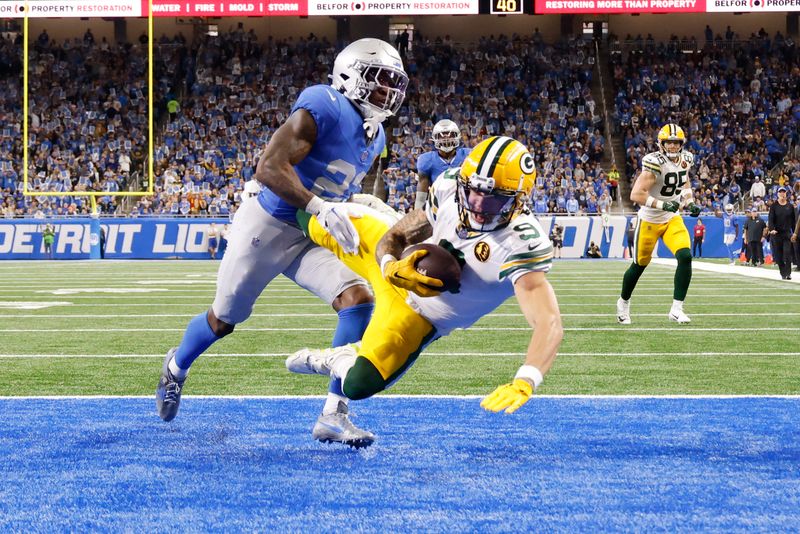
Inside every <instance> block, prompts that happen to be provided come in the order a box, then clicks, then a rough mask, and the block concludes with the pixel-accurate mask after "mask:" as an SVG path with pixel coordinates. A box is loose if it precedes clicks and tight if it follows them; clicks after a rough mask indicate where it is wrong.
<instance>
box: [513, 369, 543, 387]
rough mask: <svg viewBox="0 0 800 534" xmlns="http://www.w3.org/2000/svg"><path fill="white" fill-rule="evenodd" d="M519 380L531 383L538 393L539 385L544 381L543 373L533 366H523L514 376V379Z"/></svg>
mask: <svg viewBox="0 0 800 534" xmlns="http://www.w3.org/2000/svg"><path fill="white" fill-rule="evenodd" d="M517 378H519V379H522V380H525V381H527V382H530V383H531V384H532V385H533V390H534V391H536V388H538V387H539V384H541V383H542V380H544V377H543V376H542V372H541V371H540V370H539V369H537V368H536V367H534V366H533V365H523V366H522V367H520V368H519V370H518V371H517V374H516V375H514V379H517Z"/></svg>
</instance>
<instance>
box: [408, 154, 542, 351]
mask: <svg viewBox="0 0 800 534" xmlns="http://www.w3.org/2000/svg"><path fill="white" fill-rule="evenodd" d="M454 171H455V172H454ZM457 172H458V169H451V170H450V171H448V172H446V173H444V174H442V176H441V177H440V178H439V179H438V180H436V183H434V184H433V185H432V186H431V188H430V190H429V192H428V193H429V196H428V200H427V202H426V204H425V215H426V216H427V217H428V221H430V223H431V225H432V226H433V235H432V236H431V237H429V238H428V239H426V240H425V242H426V243H433V244H436V245H440V246H442V247H444V248H446V249H449V250H450V251H451V252H452V253H453V254H454V255H455V256H456V257H457V258H459V259H460V260H463V263H462V267H461V289H460V291H459V293H442V294H440V295H439V296H436V297H420V296H419V295H416V294H414V293H409V304H410V305H411V306H412V307H413V308H414V309H415V310H416V311H417V312H418V313H419V314H420V315H422V316H423V317H425V318H426V319H427V320H428V321H430V323H431V324H432V325H433V326H435V327H436V330H437V331H438V334H439V335H441V336H444V335H447V334H449V333H450V332H451V331H452V330H453V329H455V328H467V327H468V326H470V325H472V324H473V323H475V321H477V320H478V319H480V318H481V317H483V316H484V315H486V314H488V313H489V312H491V311H492V310H494V309H495V308H497V307H498V306H499V305H500V304H502V303H503V302H505V300H506V299H508V297H510V296H512V295H513V294H514V282H516V281H517V279H518V278H519V277H521V276H522V275H524V274H526V273H529V272H532V271H541V272H547V271H549V270H550V267H551V265H552V261H553V247H552V245H551V244H550V239H549V238H548V237H547V234H546V233H545V232H544V231H543V230H542V227H541V225H540V224H539V221H537V220H536V218H535V217H534V216H533V215H531V214H529V213H523V214H520V215H518V216H517V217H515V218H514V219H513V220H512V221H511V222H510V223H509V224H508V226H506V227H505V228H502V229H500V230H494V231H491V232H483V233H478V232H470V233H468V234H467V233H464V234H463V235H461V236H460V235H459V232H458V231H457V228H458V226H459V223H460V219H459V216H458V203H457V202H456V194H457V192H456V181H455V180H454V179H453V176H454V175H455V173H457Z"/></svg>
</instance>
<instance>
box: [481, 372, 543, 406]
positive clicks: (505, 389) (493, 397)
mask: <svg viewBox="0 0 800 534" xmlns="http://www.w3.org/2000/svg"><path fill="white" fill-rule="evenodd" d="M532 393H533V386H531V384H530V382H528V381H527V380H522V379H521V378H515V379H514V381H513V382H511V383H510V384H503V385H502V386H500V387H498V388H497V389H495V390H494V391H493V392H492V393H490V394H489V396H487V397H486V398H485V399H483V401H481V408H483V409H484V410H488V411H490V412H495V413H497V412H499V411H501V410H505V411H506V413H514V412H516V411H517V410H518V409H519V407H520V406H522V405H523V404H525V403H526V402H528V399H529V398H530V397H531V394H532Z"/></svg>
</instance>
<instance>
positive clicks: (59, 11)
mask: <svg viewBox="0 0 800 534" xmlns="http://www.w3.org/2000/svg"><path fill="white" fill-rule="evenodd" d="M144 6H145V8H144V10H142V0H28V1H27V2H24V1H22V0H12V1H8V0H0V17H8V18H21V17H24V16H26V15H27V16H28V17H31V18H41V17H141V16H147V7H146V6H147V2H146V1H145V2H144ZM26 10H27V11H26Z"/></svg>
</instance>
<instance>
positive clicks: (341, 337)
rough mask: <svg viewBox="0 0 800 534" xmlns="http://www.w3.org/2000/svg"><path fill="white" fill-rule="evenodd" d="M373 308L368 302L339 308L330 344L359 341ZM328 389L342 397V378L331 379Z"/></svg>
mask: <svg viewBox="0 0 800 534" xmlns="http://www.w3.org/2000/svg"><path fill="white" fill-rule="evenodd" d="M373 309H375V305H374V304H373V303H371V302H368V303H366V304H356V305H355V306H350V307H349V308H345V309H343V310H339V324H337V325H336V332H334V333H333V342H332V343H331V346H333V347H341V346H342V345H347V344H348V343H355V342H356V341H359V340H360V339H361V337H362V336H363V335H364V331H365V330H366V329H367V325H368V324H369V320H370V318H371V317H372V310H373ZM328 391H329V392H330V393H333V394H335V395H339V396H340V397H344V393H342V380H341V379H340V378H334V379H332V380H331V382H330V385H329V386H328Z"/></svg>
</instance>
